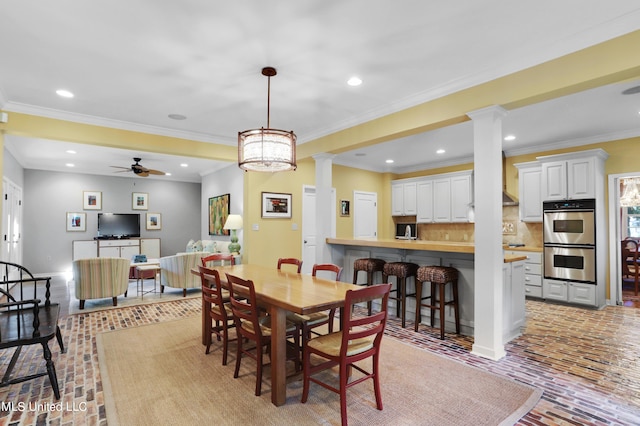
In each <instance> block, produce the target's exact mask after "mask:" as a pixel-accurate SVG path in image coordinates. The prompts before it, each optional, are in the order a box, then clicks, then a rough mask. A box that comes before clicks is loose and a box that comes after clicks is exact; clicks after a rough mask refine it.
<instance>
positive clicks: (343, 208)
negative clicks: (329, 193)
mask: <svg viewBox="0 0 640 426" xmlns="http://www.w3.org/2000/svg"><path fill="white" fill-rule="evenodd" d="M349 204H350V203H349V200H340V216H349V214H350V210H349V207H350V206H349Z"/></svg>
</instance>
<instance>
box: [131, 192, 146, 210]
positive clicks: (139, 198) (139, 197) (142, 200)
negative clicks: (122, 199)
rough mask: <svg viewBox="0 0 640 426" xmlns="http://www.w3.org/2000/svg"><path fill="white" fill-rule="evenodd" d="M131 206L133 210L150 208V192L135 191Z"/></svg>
mask: <svg viewBox="0 0 640 426" xmlns="http://www.w3.org/2000/svg"><path fill="white" fill-rule="evenodd" d="M131 208H132V209H133V210H149V194H147V193H146V192H134V193H133V197H132V204H131Z"/></svg>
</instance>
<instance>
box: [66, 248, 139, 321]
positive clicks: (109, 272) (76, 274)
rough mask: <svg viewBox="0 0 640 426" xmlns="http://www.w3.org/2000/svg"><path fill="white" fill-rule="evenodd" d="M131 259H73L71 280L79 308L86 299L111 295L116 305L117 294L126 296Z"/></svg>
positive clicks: (82, 306) (82, 307)
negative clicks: (78, 301) (73, 282)
mask: <svg viewBox="0 0 640 426" xmlns="http://www.w3.org/2000/svg"><path fill="white" fill-rule="evenodd" d="M130 266H131V261H130V260H129V259H123V258H120V257H92V258H88V259H78V260H74V261H73V280H74V281H75V287H76V298H77V299H78V300H80V309H84V302H85V300H87V299H104V298H106V297H111V298H112V299H113V306H118V296H119V295H121V294H124V295H125V297H126V296H127V289H128V288H129V267H130Z"/></svg>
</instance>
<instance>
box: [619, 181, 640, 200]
mask: <svg viewBox="0 0 640 426" xmlns="http://www.w3.org/2000/svg"><path fill="white" fill-rule="evenodd" d="M622 181H623V184H624V190H623V191H622V196H621V197H620V206H622V207H635V206H640V178H630V179H623V180H622Z"/></svg>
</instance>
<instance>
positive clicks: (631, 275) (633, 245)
mask: <svg viewBox="0 0 640 426" xmlns="http://www.w3.org/2000/svg"><path fill="white" fill-rule="evenodd" d="M620 249H621V250H620V253H621V258H622V286H623V287H624V285H625V284H633V288H634V291H635V295H636V296H637V295H638V284H639V281H640V265H639V264H638V242H637V241H636V240H635V239H632V238H626V239H624V240H622V242H621V247H620Z"/></svg>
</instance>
